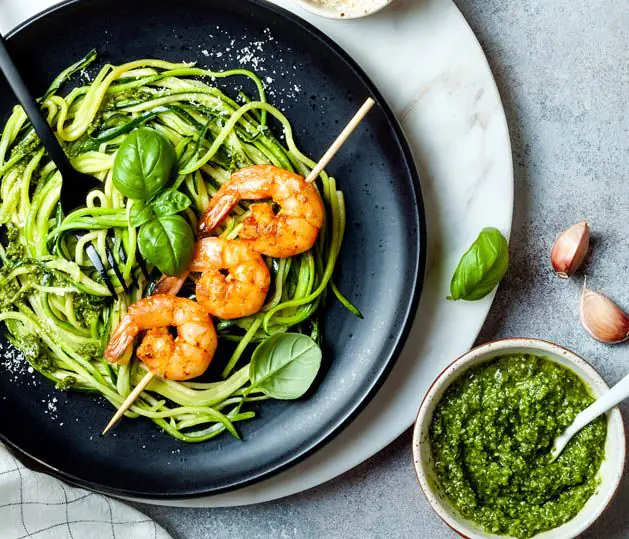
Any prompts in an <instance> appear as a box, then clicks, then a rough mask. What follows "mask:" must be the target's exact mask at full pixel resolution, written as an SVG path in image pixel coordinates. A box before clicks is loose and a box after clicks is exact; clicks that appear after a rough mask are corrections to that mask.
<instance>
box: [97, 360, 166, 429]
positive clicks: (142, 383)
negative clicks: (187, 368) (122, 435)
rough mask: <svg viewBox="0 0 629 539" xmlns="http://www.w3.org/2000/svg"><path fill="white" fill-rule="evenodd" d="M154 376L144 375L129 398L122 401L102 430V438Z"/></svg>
mask: <svg viewBox="0 0 629 539" xmlns="http://www.w3.org/2000/svg"><path fill="white" fill-rule="evenodd" d="M153 376H155V375H154V374H153V373H152V372H151V371H149V372H147V373H146V374H145V375H144V378H142V380H140V383H139V384H138V385H137V386H135V388H133V391H132V392H131V393H129V396H128V397H127V398H126V399H125V400H124V402H123V403H122V404H121V405H120V408H118V411H117V412H116V413H115V414H114V417H112V418H111V421H109V423H107V426H106V427H105V430H103V434H102V436H104V435H105V434H107V432H109V430H110V429H111V428H112V427H113V426H114V425H115V424H116V423H118V421H119V420H120V418H121V417H122V416H123V415H124V414H125V413H126V411H127V410H128V409H129V408H130V407H131V405H132V404H133V403H134V402H135V400H136V399H137V398H138V397H139V396H140V393H142V391H144V388H145V387H146V386H147V385H149V382H150V381H151V380H152V379H153Z"/></svg>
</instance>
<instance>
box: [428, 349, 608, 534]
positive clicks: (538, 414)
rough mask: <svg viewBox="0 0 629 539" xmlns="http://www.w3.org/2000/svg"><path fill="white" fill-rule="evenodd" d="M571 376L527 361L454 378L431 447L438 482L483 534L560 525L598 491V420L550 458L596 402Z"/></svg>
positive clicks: (505, 360)
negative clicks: (560, 438) (579, 416)
mask: <svg viewBox="0 0 629 539" xmlns="http://www.w3.org/2000/svg"><path fill="white" fill-rule="evenodd" d="M593 400H594V399H593V398H592V396H591V395H590V392H589V389H588V388H587V386H586V385H585V384H584V383H583V382H582V381H581V380H580V379H579V378H578V377H577V376H576V375H575V374H574V373H572V372H571V371H569V370H567V369H565V368H564V367H561V366H559V365H558V364H556V363H553V362H551V361H550V360H548V359H544V358H541V357H536V356H532V355H512V356H504V357H500V358H498V359H496V360H493V361H491V362H490V363H487V364H483V365H481V366H480V367H477V368H475V369H472V370H470V371H468V372H467V373H465V374H464V375H463V376H462V377H461V378H460V379H458V380H456V381H455V382H454V383H453V384H452V385H451V386H450V387H449V388H448V390H447V391H446V393H445V394H444V396H443V398H442V399H441V401H440V402H439V404H438V405H437V408H436V410H435V413H434V415H433V420H432V423H431V425H430V443H431V446H432V455H433V460H434V467H435V472H436V475H437V480H438V486H439V487H440V488H441V490H442V491H443V492H444V493H445V495H446V496H447V497H448V498H449V499H450V501H451V503H452V504H453V505H454V507H456V508H457V509H458V510H459V512H460V513H461V514H462V515H463V516H464V517H465V518H468V519H469V520H472V521H474V522H476V523H477V524H479V525H480V526H481V527H482V528H484V529H485V530H487V531H489V532H492V533H496V534H503V535H510V536H513V537H518V538H527V537H532V536H533V535H535V534H537V533H539V532H542V531H544V530H548V529H551V528H555V527H557V526H560V525H561V524H563V523H564V522H567V521H568V520H570V519H571V518H573V517H574V516H575V515H576V514H577V513H578V512H579V511H580V510H581V508H582V507H583V506H584V505H585V502H586V501H587V500H588V498H589V497H590V496H592V494H593V493H594V492H595V491H596V488H597V486H598V477H597V473H598V470H599V468H600V465H601V462H602V460H603V456H604V446H605V437H606V434H607V423H606V420H605V418H604V417H600V418H599V419H597V420H596V421H594V422H593V423H591V424H590V425H588V426H587V427H585V428H584V429H583V430H582V431H581V432H580V433H579V434H577V435H576V436H575V437H574V438H573V439H572V441H571V442H570V443H569V444H568V446H567V447H566V449H564V451H563V453H562V454H561V455H560V456H559V458H558V459H557V460H556V461H555V462H553V463H551V462H550V456H549V455H550V449H551V447H552V442H553V439H554V438H555V436H557V435H558V434H560V433H561V432H562V431H563V430H564V429H565V428H566V427H567V426H568V425H569V424H570V423H571V422H572V420H573V419H574V418H575V416H576V415H577V414H578V413H579V412H580V411H581V410H583V409H584V408H585V407H587V406H588V405H589V404H590V403H592V402H593Z"/></svg>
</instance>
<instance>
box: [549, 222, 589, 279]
mask: <svg viewBox="0 0 629 539" xmlns="http://www.w3.org/2000/svg"><path fill="white" fill-rule="evenodd" d="M589 247H590V227H589V226H588V224H587V222H586V221H581V222H580V223H577V224H576V225H572V226H571V227H570V228H568V229H567V230H564V231H563V232H562V233H561V234H559V237H558V238H557V240H556V241H555V243H554V245H553V248H552V249H551V250H550V262H551V263H552V265H553V269H554V270H555V273H556V274H557V276H558V277H561V278H562V279H567V278H568V277H570V276H571V275H572V274H573V273H574V272H575V271H577V270H578V269H579V268H580V267H581V264H583V260H584V259H585V255H586V254H587V252H588V249H589Z"/></svg>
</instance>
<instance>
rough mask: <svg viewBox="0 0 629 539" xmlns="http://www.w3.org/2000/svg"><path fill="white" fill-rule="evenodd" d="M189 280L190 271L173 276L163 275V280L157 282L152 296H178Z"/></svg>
mask: <svg viewBox="0 0 629 539" xmlns="http://www.w3.org/2000/svg"><path fill="white" fill-rule="evenodd" d="M187 278H188V271H184V272H183V273H180V274H179V275H173V276H168V275H163V276H162V278H161V279H160V280H159V281H157V284H156V285H155V290H154V291H153V294H152V295H156V294H165V295H167V296H176V295H177V294H178V293H179V291H180V290H181V288H182V287H183V285H184V283H185V282H186V279H187Z"/></svg>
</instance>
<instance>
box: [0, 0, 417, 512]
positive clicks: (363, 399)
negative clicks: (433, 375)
mask: <svg viewBox="0 0 629 539" xmlns="http://www.w3.org/2000/svg"><path fill="white" fill-rule="evenodd" d="M235 1H238V2H241V3H242V4H252V5H254V6H256V7H257V8H260V9H262V10H266V11H269V12H272V13H274V15H275V16H276V17H280V18H283V19H284V20H287V21H288V22H289V23H292V24H295V25H297V26H299V27H300V28H301V29H303V30H304V31H305V32H307V33H308V34H309V35H310V36H312V37H313V38H314V39H318V40H319V41H320V42H322V43H323V45H324V46H325V47H326V48H327V49H328V50H329V51H331V52H332V53H334V54H335V55H336V56H337V57H339V58H340V59H341V60H342V61H343V62H344V63H345V64H346V65H347V66H348V68H349V69H350V70H351V72H352V74H353V75H354V76H355V77H357V78H358V79H359V80H360V82H361V83H362V84H363V85H364V86H365V87H366V88H367V90H368V92H369V93H370V94H371V97H373V99H374V100H375V101H376V104H377V105H378V106H379V107H380V109H381V110H382V113H383V114H384V116H385V118H386V120H387V123H388V125H389V126H390V128H391V129H392V131H393V133H394V140H395V142H396V144H397V146H398V147H399V148H400V150H401V153H402V155H403V157H404V166H405V167H406V168H407V169H408V174H409V178H410V180H411V181H410V184H411V187H412V191H413V195H414V196H413V210H414V212H413V213H414V217H415V220H416V222H417V224H418V228H417V244H416V245H417V250H416V251H417V256H416V257H414V259H413V263H414V264H413V265H414V275H413V280H412V281H413V282H412V291H411V298H410V301H409V302H408V303H407V305H406V308H405V309H404V310H403V312H402V315H401V316H400V319H401V320H403V322H402V324H400V326H401V331H400V332H399V333H398V336H397V339H396V340H395V344H394V345H393V346H392V347H390V348H389V352H388V353H387V354H386V356H387V358H386V361H384V362H383V363H384V364H383V366H382V367H381V368H380V370H379V372H378V373H377V374H376V376H375V377H374V380H373V382H372V383H371V384H370V385H369V387H368V388H367V389H366V390H365V391H364V392H363V393H362V394H361V395H360V396H359V398H358V399H356V401H357V403H356V404H355V405H354V406H352V407H351V409H350V411H348V412H344V413H343V414H340V415H339V417H338V418H337V419H336V420H334V421H331V425H330V426H328V427H326V428H325V429H324V430H323V433H322V434H320V435H319V436H318V437H317V439H316V441H313V442H311V443H310V444H307V445H306V446H305V447H304V448H302V449H299V450H298V451H295V452H294V453H293V455H292V456H290V457H289V458H286V459H285V460H284V461H283V462H282V463H280V464H276V465H273V466H272V467H269V468H268V469H266V470H265V471H262V472H257V473H255V474H252V475H251V476H250V477H249V478H248V479H244V480H239V481H235V482H231V483H230V484H229V485H225V486H221V487H217V488H210V489H207V488H201V489H189V490H187V491H186V492H182V493H161V492H160V493H156V492H145V491H141V490H137V489H136V490H134V489H130V488H117V487H110V486H105V485H101V484H98V483H95V482H92V481H87V480H84V479H81V478H80V477H78V476H76V475H74V474H72V473H70V472H67V471H64V470H61V469H59V468H56V467H55V466H53V465H51V464H48V463H47V462H45V461H44V460H42V459H41V458H38V457H36V456H34V455H31V454H30V453H29V452H27V451H24V450H22V449H21V448H20V447H19V446H18V445H17V444H15V443H14V442H12V441H11V440H9V439H8V438H7V437H6V436H5V435H4V434H3V433H2V432H0V442H2V443H4V444H5V445H6V446H7V447H8V448H9V450H10V451H11V452H12V454H13V455H14V456H15V457H16V458H18V459H19V460H20V461H22V463H23V464H24V465H26V466H27V467H30V468H33V469H35V471H39V472H43V473H47V474H49V475H51V476H53V477H56V478H57V479H61V480H63V481H66V482H68V483H70V484H72V485H75V486H78V487H81V488H87V489H90V490H93V491H96V492H100V493H105V494H110V495H116V496H124V497H126V498H128V499H139V500H145V499H148V498H150V499H155V500H162V501H164V500H182V499H192V498H201V497H205V496H210V495H216V494H222V493H226V492H229V491H233V490H237V489H240V488H243V487H246V486H250V485H252V484H255V483H258V482H260V481H263V480H264V479H267V478H269V477H271V476H273V475H277V474H279V473H281V472H283V471H285V470H287V469H289V468H290V467H292V466H294V465H295V464H297V463H299V462H300V461H302V460H304V459H306V458H307V457H309V456H310V455H312V454H313V453H315V452H316V451H318V450H319V449H321V448H322V447H324V446H325V445H326V444H327V443H329V442H330V441H331V440H332V439H333V438H335V437H336V436H338V435H339V434H340V433H341V432H342V431H343V430H344V429H345V427H347V426H348V425H349V424H350V423H351V422H352V421H353V420H354V419H355V418H356V417H357V416H358V415H359V414H360V412H362V411H363V410H364V408H365V407H366V406H367V405H368V404H369V402H370V401H371V400H372V399H373V397H374V396H375V394H376V393H377V392H378V390H379V389H380V388H381V387H382V385H383V383H384V381H385V380H386V378H387V377H388V375H389V374H390V373H391V371H392V369H393V367H394V365H395V363H396V361H397V359H398V358H399V356H400V354H401V352H402V350H403V348H404V345H405V343H406V341H407V339H408V336H409V334H410V331H411V328H412V326H413V323H414V321H415V315H416V313H417V307H418V305H419V300H420V298H421V294H422V290H423V286H424V280H425V274H426V259H427V224H426V212H425V207H424V201H423V196H422V190H421V182H420V175H419V171H418V168H417V165H416V163H415V159H414V157H413V153H412V150H411V148H410V145H409V142H408V140H407V138H406V135H405V133H404V130H403V128H402V126H401V124H400V122H399V120H398V119H397V117H396V116H395V113H394V112H393V110H392V108H391V107H390V105H389V104H388V102H387V101H386V99H385V98H384V96H383V95H382V94H381V92H380V91H379V89H378V87H377V86H376V84H375V83H374V82H373V81H372V80H371V79H370V77H369V76H368V75H367V73H366V72H365V71H364V70H363V68H362V67H361V66H360V65H359V64H358V62H357V61H356V60H354V59H353V58H352V56H351V55H350V54H349V53H348V52H346V51H345V49H343V48H342V47H341V46H340V45H339V44H337V43H336V41H334V40H333V39H332V38H331V37H329V36H328V35H326V34H325V33H324V32H322V31H321V30H319V29H318V28H317V27H316V26H314V25H313V24H312V23H310V22H309V21H307V20H305V19H303V18H301V17H299V16H298V15H296V14H295V13H293V12H291V11H289V10H288V9H286V8H284V7H281V6H279V5H277V4H275V3H272V2H265V1H264V0H235ZM83 3H85V4H88V3H89V0H63V1H62V2H60V3H57V4H55V5H52V6H49V7H48V8H46V9H44V10H42V11H39V12H37V13H36V14H34V15H32V16H31V17H29V18H27V19H26V20H24V21H23V22H21V23H20V24H18V25H17V26H16V27H14V28H12V29H11V30H10V31H9V32H8V33H7V34H6V35H5V39H6V40H7V41H8V42H9V43H10V41H11V39H12V38H14V37H15V36H16V35H18V34H19V33H20V32H21V31H23V30H26V29H27V28H29V27H30V26H31V25H33V24H36V23H37V22H39V21H40V20H42V19H46V18H47V17H48V16H49V15H51V14H53V13H56V12H58V11H65V10H66V9H72V6H76V5H79V4H83Z"/></svg>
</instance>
